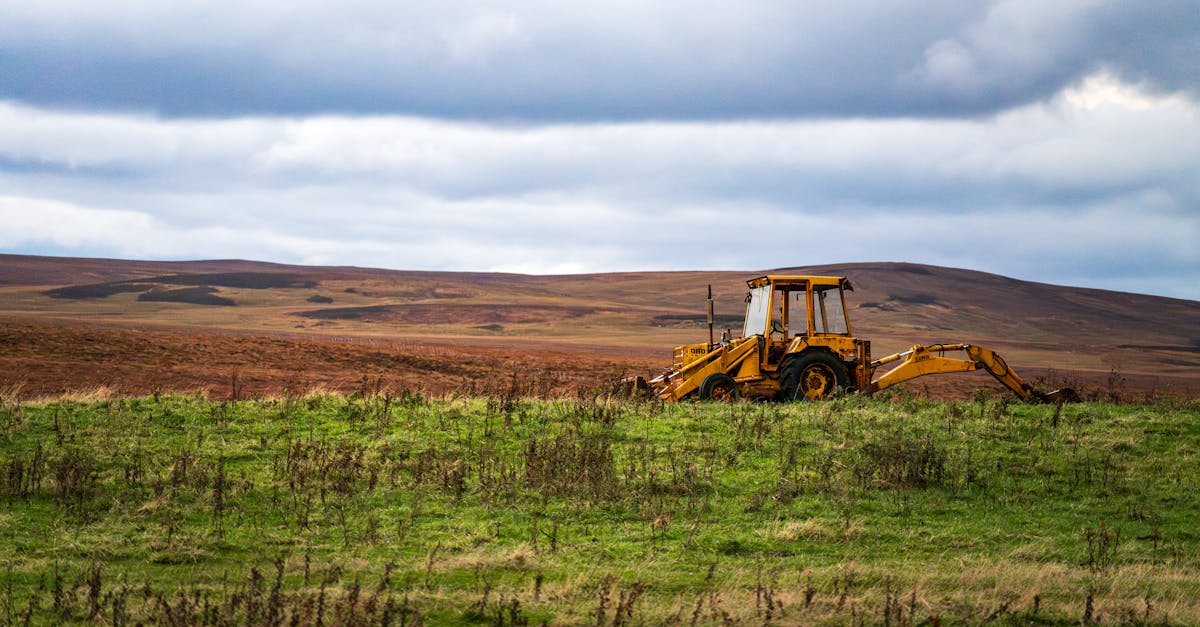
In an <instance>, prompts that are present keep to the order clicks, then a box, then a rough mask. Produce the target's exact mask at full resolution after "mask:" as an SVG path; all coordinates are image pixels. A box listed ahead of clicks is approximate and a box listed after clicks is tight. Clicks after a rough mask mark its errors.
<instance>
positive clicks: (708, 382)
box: [698, 372, 738, 403]
mask: <svg viewBox="0 0 1200 627" xmlns="http://www.w3.org/2000/svg"><path fill="white" fill-rule="evenodd" d="M698 395H699V397H700V400H702V401H717V402H718V403H729V402H733V401H736V400H737V397H738V388H737V382H736V381H734V380H733V377H731V376H729V375H727V374H725V373H723V372H718V373H716V374H710V375H708V376H707V377H705V379H704V382H703V383H701V384H700V391H699V393H698Z"/></svg>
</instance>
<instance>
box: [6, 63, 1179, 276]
mask: <svg viewBox="0 0 1200 627" xmlns="http://www.w3.org/2000/svg"><path fill="white" fill-rule="evenodd" d="M0 137H3V138H4V141H3V142H0V160H2V161H3V162H5V163H8V164H19V166H20V167H6V168H4V169H3V170H0V249H7V250H9V251H28V252H37V251H43V252H51V253H58V254H103V255H105V256H120V257H149V258H196V257H205V258H212V257H248V258H258V259H268V260H274V261H286V262H300V263H322V264H324V263H331V264H332V263H336V264H357V265H372V266H383V267H393V268H431V269H461V270H512V271H526V272H577V271H609V270H644V269H695V268H744V269H754V268H766V267H786V266H796V265H805V264H818V263H830V262H842V261H863V260H906V261H918V262H927V263H936V264H942V265H951V266H959V267H971V268H978V269H984V270H988V271H993V272H999V273H1002V274H1008V275H1010V276H1016V277H1019V278H1025V279H1034V280H1040V281H1047V282H1063V283H1069V284H1084V285H1091V286H1097V287H1108V288H1119V289H1126V290H1130V291H1142V292H1146V291H1154V292H1156V293H1163V294H1168V295H1175V296H1182V297H1188V298H1198V297H1200V288H1197V286H1198V285H1200V252H1198V251H1200V213H1198V212H1197V211H1196V206H1197V200H1198V199H1200V188H1198V187H1197V185H1196V183H1195V181H1197V180H1200V116H1198V115H1197V107H1196V105H1195V104H1194V103H1192V102H1191V101H1189V100H1187V99H1185V98H1181V97H1170V98H1164V97H1156V96H1152V95H1148V94H1146V93H1144V92H1141V91H1139V90H1137V89H1134V88H1132V87H1129V86H1127V85H1124V84H1121V83H1119V82H1117V81H1115V80H1113V79H1111V78H1105V77H1103V76H1100V77H1096V78H1094V79H1092V80H1090V81H1087V82H1086V83H1085V84H1084V85H1083V86H1081V87H1080V88H1078V89H1073V90H1068V91H1066V92H1063V93H1062V94H1060V95H1059V96H1057V97H1055V98H1054V99H1052V100H1050V101H1048V102H1045V103H1040V104H1035V105H1029V106H1026V107H1022V108H1019V109H1013V110H1011V111H1008V112H1006V113H1004V114H1001V115H998V116H993V117H991V118H987V119H975V120H960V121H951V120H921V119H890V120H878V119H877V120H872V119H845V120H808V121H804V120H784V121H729V122H722V123H711V122H709V123H701V122H695V121H693V122H628V123H603V124H598V123H592V124H548V125H527V124H526V125H506V124H482V123H465V122H453V121H445V120H434V119H427V118H414V117H398V116H353V117H352V116H317V117H295V118H285V117H255V118H239V119H235V120H219V119H209V120H197V119H185V120H177V119H171V118H156V117H152V116H145V115H127V114H101V113H78V112H63V111H52V110H46V109H41V108H36V107H30V106H27V105H18V104H13V103H8V104H2V103H0ZM114 172H119V173H121V174H120V175H119V176H116V175H113V174H112V173H114Z"/></svg>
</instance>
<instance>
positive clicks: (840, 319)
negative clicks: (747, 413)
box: [742, 275, 854, 371]
mask: <svg viewBox="0 0 1200 627" xmlns="http://www.w3.org/2000/svg"><path fill="white" fill-rule="evenodd" d="M746 283H747V285H748V286H749V287H750V291H749V292H748V293H747V294H746V322H745V325H744V327H743V328H742V337H744V338H749V337H753V336H759V337H761V338H762V342H763V348H764V349H765V350H763V351H762V352H761V353H760V358H761V363H760V367H761V368H762V369H763V370H765V371H775V370H778V368H779V366H780V363H781V361H782V359H783V358H784V356H786V355H789V354H791V353H795V352H797V351H799V350H802V349H803V348H804V347H806V346H807V345H809V344H814V343H816V344H824V343H825V341H822V340H823V339H824V340H826V341H827V340H828V339H831V338H829V336H841V337H845V338H848V337H849V336H850V321H849V320H848V319H847V317H846V300H845V293H844V292H845V290H853V289H854V288H853V286H851V285H850V281H848V280H846V279H845V278H844V277H824V276H775V275H768V276H762V277H758V278H756V279H751V280H750V281H747V282H746Z"/></svg>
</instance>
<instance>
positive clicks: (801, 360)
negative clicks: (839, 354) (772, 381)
mask: <svg viewBox="0 0 1200 627" xmlns="http://www.w3.org/2000/svg"><path fill="white" fill-rule="evenodd" d="M849 387H850V373H849V372H848V371H847V370H846V366H845V364H843V363H842V362H841V361H838V359H837V358H836V357H834V356H833V355H830V354H829V353H826V352H824V351H811V352H808V353H804V354H802V355H800V356H799V357H795V358H793V359H792V360H791V361H789V362H788V363H787V364H786V365H785V366H784V367H783V373H782V374H780V376H779V399H780V400H783V401H803V400H813V401H817V400H821V401H823V400H828V399H831V398H833V397H834V396H836V395H837V393H838V391H839V390H845V389H847V388H849Z"/></svg>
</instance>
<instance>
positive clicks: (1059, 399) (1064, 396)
mask: <svg viewBox="0 0 1200 627" xmlns="http://www.w3.org/2000/svg"><path fill="white" fill-rule="evenodd" d="M1034 397H1035V398H1037V399H1038V400H1039V401H1042V402H1043V403H1054V404H1055V405H1062V404H1063V403H1078V402H1079V393H1078V392H1076V391H1075V390H1073V389H1071V388H1061V389H1058V390H1054V391H1053V392H1044V393H1043V392H1036V393H1034Z"/></svg>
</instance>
